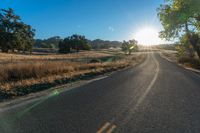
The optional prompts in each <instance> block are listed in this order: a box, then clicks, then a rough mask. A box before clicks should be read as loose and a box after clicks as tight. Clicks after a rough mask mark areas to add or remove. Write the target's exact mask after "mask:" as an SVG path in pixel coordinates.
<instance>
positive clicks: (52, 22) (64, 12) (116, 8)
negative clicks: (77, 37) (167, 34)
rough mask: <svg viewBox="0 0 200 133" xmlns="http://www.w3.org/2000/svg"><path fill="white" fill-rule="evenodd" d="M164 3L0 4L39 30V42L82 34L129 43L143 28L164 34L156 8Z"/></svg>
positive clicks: (48, 0)
mask: <svg viewBox="0 0 200 133" xmlns="http://www.w3.org/2000/svg"><path fill="white" fill-rule="evenodd" d="M163 1H164V0H1V3H0V8H7V7H11V8H13V9H14V10H15V12H16V13H17V14H18V15H20V16H21V18H22V20H23V21H24V22H26V23H27V24H30V25H31V26H32V27H33V28H34V29H36V38H48V37H51V36H55V35H58V36H61V37H66V36H69V35H71V34H74V33H77V34H83V35H85V36H86V37H87V38H89V39H97V38H100V39H107V40H119V41H121V40H128V39H132V38H133V37H134V34H136V33H137V32H138V31H139V30H140V29H141V28H143V27H153V28H154V29H157V30H161V24H160V22H159V20H158V18H157V13H156V8H157V7H158V6H159V5H160V4H161V3H163Z"/></svg>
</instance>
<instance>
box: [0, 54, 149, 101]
mask: <svg viewBox="0 0 200 133" xmlns="http://www.w3.org/2000/svg"><path fill="white" fill-rule="evenodd" d="M144 58H145V54H142V53H134V54H133V55H131V56H125V55H123V54H122V53H121V51H115V50H109V51H108V50H107V51H106V50H103V51H90V52H80V53H78V54H77V53H73V54H67V55H61V54H51V55H15V54H3V53H1V54H0V62H1V63H0V85H1V87H0V89H1V90H0V96H1V97H4V99H5V98H10V97H15V96H19V95H25V94H28V93H31V92H36V91H41V90H44V89H48V88H51V87H53V86H56V85H60V84H66V83H69V82H73V81H76V80H80V79H85V78H91V77H93V76H95V75H100V74H103V73H106V72H111V71H115V70H117V69H120V68H124V67H127V66H130V65H132V64H138V63H140V62H142V61H143V60H144ZM9 59H10V61H9Z"/></svg>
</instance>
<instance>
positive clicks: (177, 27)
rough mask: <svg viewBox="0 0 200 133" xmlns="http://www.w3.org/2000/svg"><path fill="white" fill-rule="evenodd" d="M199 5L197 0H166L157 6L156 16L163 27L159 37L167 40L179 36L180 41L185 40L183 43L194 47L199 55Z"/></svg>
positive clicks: (199, 2)
mask: <svg viewBox="0 0 200 133" xmlns="http://www.w3.org/2000/svg"><path fill="white" fill-rule="evenodd" d="M199 6H200V1H199V0H166V2H165V4H162V5H160V7H159V8H158V16H159V18H160V21H161V23H162V25H163V27H164V30H163V31H161V33H160V37H162V38H165V39H167V40H170V39H174V38H181V40H182V42H183V41H184V40H185V42H183V43H185V44H184V45H185V46H186V45H187V47H188V48H190V49H194V50H195V51H196V52H197V53H198V56H199V57H200V46H199V43H200V42H199V40H200V39H199V38H200V37H199V33H200V32H199V31H200V8H199ZM183 37H184V38H186V39H183ZM189 51H190V50H189Z"/></svg>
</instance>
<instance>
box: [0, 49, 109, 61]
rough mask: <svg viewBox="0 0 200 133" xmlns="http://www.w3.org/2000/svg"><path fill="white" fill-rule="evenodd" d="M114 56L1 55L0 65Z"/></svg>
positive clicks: (101, 53)
mask: <svg viewBox="0 0 200 133" xmlns="http://www.w3.org/2000/svg"><path fill="white" fill-rule="evenodd" d="M108 56H112V55H111V53H104V52H103V51H99V52H96V51H87V52H80V53H78V54H77V53H72V54H66V55H64V54H47V55H37V54H35V55H21V54H4V53H0V63H7V62H8V63H13V62H27V61H29V62H31V61H52V60H55V61H58V60H60V61H61V60H73V59H81V58H102V57H108Z"/></svg>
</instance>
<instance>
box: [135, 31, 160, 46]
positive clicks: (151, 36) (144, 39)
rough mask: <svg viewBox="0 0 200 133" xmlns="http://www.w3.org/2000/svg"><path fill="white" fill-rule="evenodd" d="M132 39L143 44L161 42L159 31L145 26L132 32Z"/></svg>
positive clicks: (148, 44)
mask: <svg viewBox="0 0 200 133" xmlns="http://www.w3.org/2000/svg"><path fill="white" fill-rule="evenodd" d="M134 39H135V40H137V41H138V43H139V44H141V45H145V46H150V45H158V44H160V43H161V39H160V38H159V31H158V30H157V29H156V28H152V27H145V28H142V29H140V30H139V31H138V32H136V33H135V34H134Z"/></svg>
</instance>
